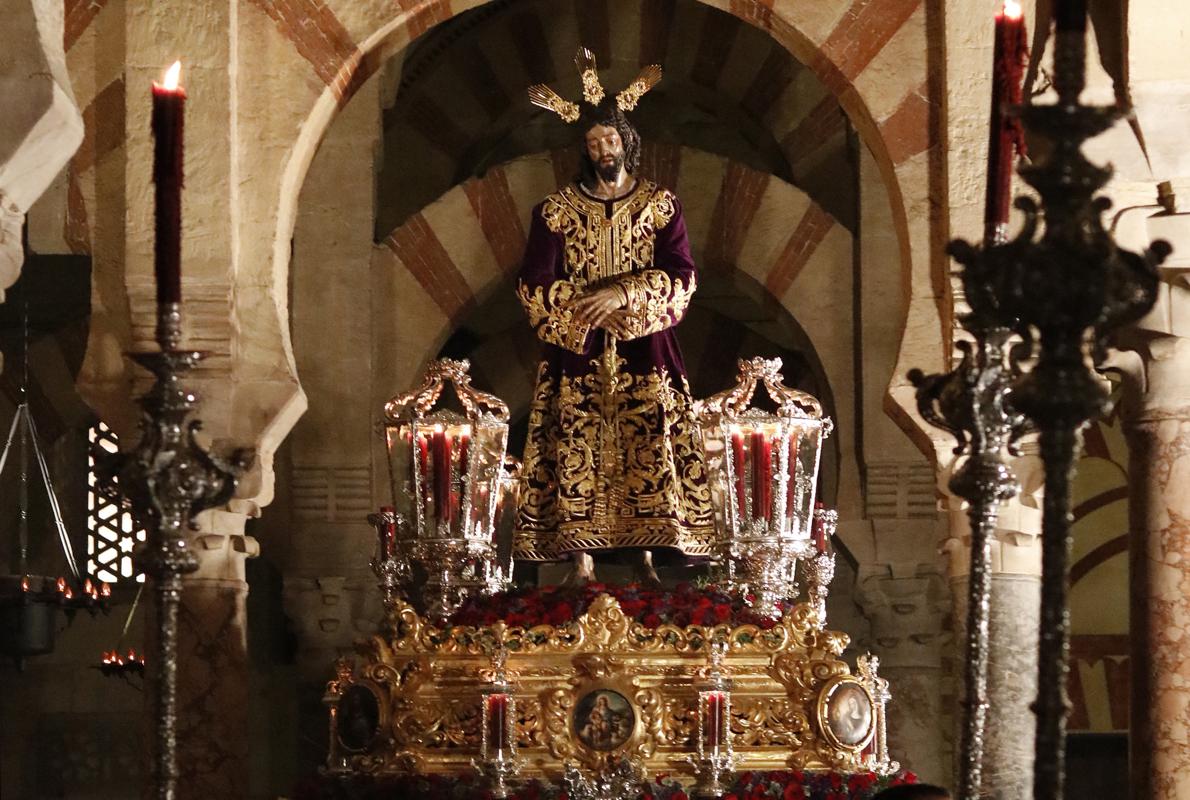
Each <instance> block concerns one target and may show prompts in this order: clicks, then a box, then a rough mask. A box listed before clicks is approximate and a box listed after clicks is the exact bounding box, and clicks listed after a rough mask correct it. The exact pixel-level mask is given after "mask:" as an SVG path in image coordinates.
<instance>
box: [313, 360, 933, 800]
mask: <svg viewBox="0 0 1190 800" xmlns="http://www.w3.org/2000/svg"><path fill="white" fill-rule="evenodd" d="M780 368H781V362H780V360H778V359H759V358H757V359H752V360H750V361H741V362H740V373H739V379H738V382H737V384H736V385H735V386H734V387H732V388H731V389H729V390H727V391H725V392H722V393H720V394H717V395H715V396H713V397H710V398H708V399H706V400H702V401H699V402H698V403H697V405H696V411H697V415H698V420H699V425H700V427H701V433H702V438H703V443H704V447H705V449H706V454H707V466H708V470H709V480H710V484H711V488H712V497H713V503H714V508H715V515H716V521H715V531H716V538H717V542H716V548H715V553H714V554H713V557H712V559H711V563H712V567H711V569H712V573H713V574H714V575H715V576H716V578H717V580H716V581H715V582H714V583H712V584H708V585H705V586H698V587H696V586H690V585H682V586H679V587H678V588H676V589H673V590H669V591H664V590H661V589H660V588H654V587H649V586H642V585H637V584H632V585H628V586H604V585H600V584H590V585H588V586H585V587H581V588H567V587H542V588H537V587H529V588H526V587H520V588H515V587H513V586H512V580H511V577H512V560H511V554H510V553H511V551H510V550H509V548H508V547H507V546H505V544H502V543H503V542H505V541H506V534H507V532H508V531H509V530H510V527H511V524H512V523H511V520H510V514H511V511H512V509H513V508H514V507H515V505H516V496H517V492H518V490H519V486H520V483H519V475H518V464H517V463H516V461H515V460H514V459H511V458H509V457H508V456H507V454H506V450H507V442H508V422H509V411H508V407H507V406H506V405H505V404H504V403H503V402H502V401H501V400H499V399H498V398H496V397H494V396H492V395H489V394H485V393H483V392H481V391H478V390H477V389H475V388H474V387H472V386H471V383H470V377H469V375H468V369H469V365H468V363H467V362H466V361H451V360H441V361H437V362H435V363H434V364H433V365H431V367H430V368H429V370H428V372H427V374H426V376H425V379H424V382H423V384H422V385H421V386H419V387H418V388H417V389H415V390H413V391H411V392H409V393H406V394H400V395H398V396H396V397H394V398H393V399H392V400H391V401H390V402H389V403H388V404H387V405H386V406H385V420H386V435H387V447H388V454H389V463H390V470H391V472H390V474H391V479H392V493H393V498H394V505H393V506H390V507H385V508H382V509H381V510H380V512H379V513H377V514H374V515H372V517H371V518H370V519H371V521H372V523H373V524H374V525H375V526H376V529H377V547H376V552H375V555H374V558H373V560H372V567H373V569H374V571H375V573H376V575H377V576H378V578H379V587H380V591H381V592H382V593H383V596H384V603H385V609H386V612H385V616H384V619H383V620H382V622H381V625H380V626H379V630H378V632H377V633H376V634H375V635H373V636H372V637H370V638H369V639H366V640H364V641H361V642H359V643H358V644H357V648H356V650H357V653H356V657H355V658H354V659H348V658H343V659H340V660H339V662H338V663H337V664H336V670H335V676H334V679H333V680H331V681H330V683H329V684H328V686H327V691H326V695H325V697H324V702H325V704H326V705H327V707H328V710H329V726H330V730H329V734H330V735H329V743H330V744H329V752H328V756H327V761H326V767H325V771H324V779H325V782H327V783H333V784H335V785H336V786H337V787H338V790H339V791H340V792H341V794H332V795H325V796H335V797H339V796H341V797H397V796H402V797H403V796H414V793H418V794H421V795H422V796H428V797H472V796H474V797H497V798H504V797H560V796H565V797H567V798H570V799H571V800H573V799H574V798H589V799H590V800H595V799H596V798H608V800H610V799H611V798H622V797H623V798H635V797H640V796H644V797H651V798H661V797H686V796H694V797H723V796H730V794H731V793H733V792H734V793H737V796H741V793H742V796H749V797H770V796H775V797H782V796H785V797H789V796H795V795H794V794H792V793H791V791H792V790H791V789H790V787H791V786H792V787H793V788H794V789H797V790H798V791H797V793H796V796H797V797H830V798H839V797H856V798H861V797H869V796H871V794H873V793H875V791H876V790H878V789H879V788H882V787H884V786H888V785H892V784H894V783H898V782H904V781H907V780H913V778H912V776H911V775H909V774H907V773H902V772H900V771H899V767H898V765H897V763H896V762H893V761H891V760H890V759H889V755H888V746H887V742H886V738H885V706H886V704H887V703H888V701H889V699H890V692H889V688H888V682H887V681H885V680H884V679H882V678H881V677H880V676H879V674H878V662H877V659H876V658H875V657H873V656H870V655H865V656H861V657H860V658H859V659H858V660H857V664H856V667H855V669H853V668H852V667H851V665H849V664H848V663H847V662H845V661H844V660H843V659H842V657H841V656H842V654H843V651H844V649H845V648H846V646H847V644H848V642H849V637H848V636H847V635H846V634H845V633H841V632H837V631H832V630H829V629H828V628H827V627H826V598H827V591H828V586H829V583H830V580H831V577H832V575H833V572H834V563H835V555H834V552H833V550H832V546H831V535H832V534H833V532H834V527H835V523H836V515H835V512H834V511H831V510H827V509H825V508H823V507H822V505H821V504H820V503H816V486H817V478H818V471H819V461H820V455H821V452H822V446H823V441H824V440H825V439H826V437H827V436H828V435H829V434H830V432H831V429H832V422H831V420H830V418H829V417H827V416H826V415H825V414H824V413H823V410H822V407H821V405H820V404H819V402H818V401H817V400H816V399H815V398H814V397H812V396H810V395H808V394H806V393H803V392H799V391H796V390H793V389H790V388H788V387H786V386H784V385H783V383H782V376H781V372H780ZM448 384H449V385H451V388H452V389H453V394H454V398H453V399H454V400H455V401H456V402H454V403H453V405H454V406H455V408H451V407H448V405H447V403H446V402H445V401H446V400H447V399H449V398H447V397H446V396H445V395H444V390H445V389H446V388H447V385H448ZM762 387H763V389H764V390H765V392H766V393H767V395H768V399H769V400H770V401H771V402H770V403H769V405H770V406H772V407H771V408H769V409H765V408H762V407H761V406H760V404H759V403H758V402H754V401H757V400H758V399H759V398H757V397H756V395H757V392H758V389H760V388H762ZM502 532H503V534H502ZM803 589H804V591H803ZM757 787H761V788H760V789H758V788H757ZM468 791H473V792H474V793H473V794H468V793H467V792H468Z"/></svg>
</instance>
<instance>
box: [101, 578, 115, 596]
mask: <svg viewBox="0 0 1190 800" xmlns="http://www.w3.org/2000/svg"><path fill="white" fill-rule="evenodd" d="M99 594H100V595H101V596H103V597H111V596H112V587H111V584H109V583H107V582H104V581H100V583H99Z"/></svg>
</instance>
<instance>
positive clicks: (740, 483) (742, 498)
mask: <svg viewBox="0 0 1190 800" xmlns="http://www.w3.org/2000/svg"><path fill="white" fill-rule="evenodd" d="M731 457H732V463H733V465H734V467H735V494H736V508H737V509H739V515H740V516H743V515H744V510H745V509H746V508H747V507H748V506H747V500H746V497H747V494H746V492H745V491H744V437H743V435H742V434H741V433H740V432H739V429H737V428H732V430H731Z"/></svg>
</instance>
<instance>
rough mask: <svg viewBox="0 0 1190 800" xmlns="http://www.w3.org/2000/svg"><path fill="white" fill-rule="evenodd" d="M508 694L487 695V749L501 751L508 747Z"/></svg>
mask: <svg viewBox="0 0 1190 800" xmlns="http://www.w3.org/2000/svg"><path fill="white" fill-rule="evenodd" d="M508 733H509V731H508V695H506V694H503V693H497V694H490V695H488V749H489V751H491V752H494V753H502V752H504V750H505V749H506V748H507V747H508V744H509V742H508V738H509V737H508Z"/></svg>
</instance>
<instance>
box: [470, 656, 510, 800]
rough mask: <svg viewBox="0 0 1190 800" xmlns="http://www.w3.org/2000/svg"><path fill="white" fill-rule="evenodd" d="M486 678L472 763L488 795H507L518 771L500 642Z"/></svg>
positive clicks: (504, 664) (506, 672)
mask: <svg viewBox="0 0 1190 800" xmlns="http://www.w3.org/2000/svg"><path fill="white" fill-rule="evenodd" d="M488 677H489V678H490V682H489V683H488V684H487V685H486V686H485V687H484V690H483V706H482V708H483V712H482V714H483V720H482V727H481V730H480V745H479V758H478V759H476V760H473V761H472V763H473V765H474V766H475V768H476V769H477V770H478V771H479V773H480V774H481V775H483V776H484V778H486V779H487V781H488V784H489V786H490V787H491V790H492V797H495V798H498V799H501V798H505V797H508V784H509V781H510V780H511V779H513V778H515V777H516V775H517V774H518V773H519V772H520V771H521V767H520V763H519V762H518V761H517V757H516V696H515V695H513V693H512V684H511V682H510V681H509V675H508V650H506V649H505V648H504V646H503V644H501V645H500V647H499V648H498V649H497V650H496V653H495V655H494V656H493V658H492V669H491V671H490V672H489V673H488Z"/></svg>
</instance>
